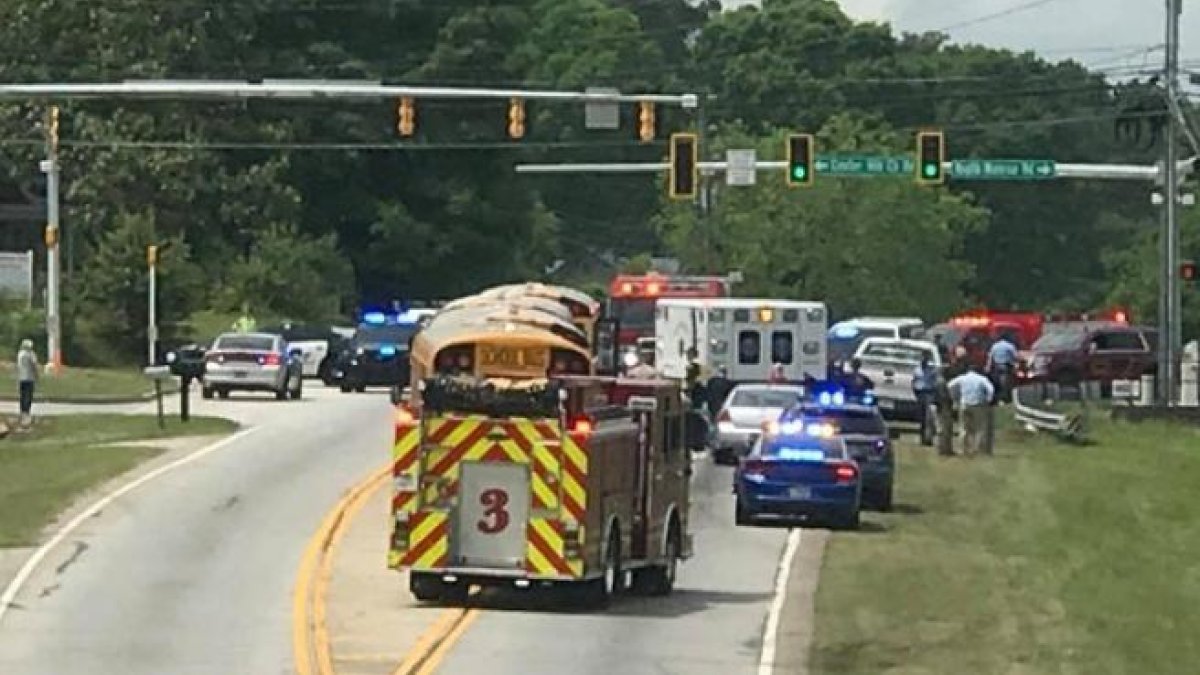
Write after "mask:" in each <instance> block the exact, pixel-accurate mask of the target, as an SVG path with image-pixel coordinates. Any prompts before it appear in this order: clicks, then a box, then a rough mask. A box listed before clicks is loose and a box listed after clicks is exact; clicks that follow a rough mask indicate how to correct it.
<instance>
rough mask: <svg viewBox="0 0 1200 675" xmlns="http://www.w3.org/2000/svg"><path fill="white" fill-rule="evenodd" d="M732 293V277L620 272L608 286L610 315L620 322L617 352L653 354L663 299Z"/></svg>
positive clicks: (721, 296)
mask: <svg viewBox="0 0 1200 675" xmlns="http://www.w3.org/2000/svg"><path fill="white" fill-rule="evenodd" d="M730 295H731V284H730V279H729V278H728V277H721V276H680V275H665V274H659V273H655V272H652V273H650V274H641V275H632V274H620V275H617V276H616V277H615V278H613V280H612V283H610V284H609V287H608V303H609V304H608V312H607V316H608V318H609V319H611V320H613V321H615V322H616V324H617V336H616V345H617V351H618V352H619V353H620V354H621V356H622V358H623V359H626V360H627V363H628V358H629V357H627V356H625V355H626V354H630V353H632V354H634V355H638V354H639V347H642V350H640V351H641V355H642V356H647V355H648V354H650V353H653V346H654V345H653V342H652V340H653V338H654V324H655V313H654V306H655V303H656V302H658V300H659V299H660V298H692V299H701V298H727V297H729V296H730Z"/></svg>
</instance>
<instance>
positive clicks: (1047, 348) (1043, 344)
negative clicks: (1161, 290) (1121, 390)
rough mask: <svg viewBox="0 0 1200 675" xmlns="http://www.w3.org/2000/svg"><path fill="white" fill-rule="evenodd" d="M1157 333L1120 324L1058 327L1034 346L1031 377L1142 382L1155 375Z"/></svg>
mask: <svg viewBox="0 0 1200 675" xmlns="http://www.w3.org/2000/svg"><path fill="white" fill-rule="evenodd" d="M1157 343H1158V338H1157V331H1155V330H1154V329H1151V328H1138V327H1136V326H1126V325H1124V324H1117V323H1071V324H1058V325H1056V326H1055V328H1054V330H1052V331H1051V332H1048V333H1046V334H1045V335H1043V336H1042V337H1041V338H1040V339H1038V341H1037V342H1036V343H1034V345H1033V353H1032V354H1031V358H1030V360H1029V377H1030V379H1033V380H1035V381H1042V382H1057V383H1059V384H1076V383H1079V382H1082V381H1085V380H1094V381H1099V382H1112V381H1113V380H1132V379H1138V378H1140V377H1141V376H1142V375H1149V374H1152V373H1154V372H1155V364H1156V363H1157V361H1156V356H1155V354H1156V347H1157Z"/></svg>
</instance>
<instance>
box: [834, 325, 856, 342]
mask: <svg viewBox="0 0 1200 675" xmlns="http://www.w3.org/2000/svg"><path fill="white" fill-rule="evenodd" d="M832 333H833V337H835V338H837V339H839V340H853V339H854V338H856V337H858V333H859V330H858V327H857V326H851V325H840V326H834V327H833V331H832Z"/></svg>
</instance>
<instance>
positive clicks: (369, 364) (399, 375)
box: [334, 309, 436, 393]
mask: <svg viewBox="0 0 1200 675" xmlns="http://www.w3.org/2000/svg"><path fill="white" fill-rule="evenodd" d="M435 312H436V310H434V309H410V310H407V311H403V312H383V311H368V312H364V313H363V314H362V320H361V321H360V322H359V325H358V328H357V329H356V330H355V331H354V336H353V337H351V338H350V340H349V342H348V343H347V344H346V346H345V348H344V349H343V350H342V353H341V354H340V355H339V358H338V360H337V364H336V365H335V367H334V379H335V380H336V381H337V383H338V386H339V388H340V389H341V390H342V391H343V392H345V393H349V392H352V391H356V392H362V391H366V389H367V387H389V388H392V389H393V390H396V389H402V388H403V387H404V386H405V385H406V384H407V383H408V380H409V373H410V368H409V361H408V350H409V346H410V344H411V343H412V338H413V336H414V335H416V334H417V331H418V330H420V329H421V326H422V325H424V323H425V321H427V320H428V318H429V317H431V316H432V315H433V314H434V313H435Z"/></svg>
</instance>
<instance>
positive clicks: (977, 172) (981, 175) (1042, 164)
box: [950, 159, 1058, 180]
mask: <svg viewBox="0 0 1200 675" xmlns="http://www.w3.org/2000/svg"><path fill="white" fill-rule="evenodd" d="M1057 175H1058V169H1057V166H1056V165H1055V163H1054V160H1052V159H956V160H954V161H952V162H950V177H951V178H953V179H954V180H1050V179H1052V178H1054V177H1056V176H1057Z"/></svg>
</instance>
